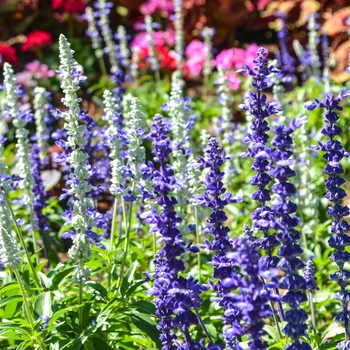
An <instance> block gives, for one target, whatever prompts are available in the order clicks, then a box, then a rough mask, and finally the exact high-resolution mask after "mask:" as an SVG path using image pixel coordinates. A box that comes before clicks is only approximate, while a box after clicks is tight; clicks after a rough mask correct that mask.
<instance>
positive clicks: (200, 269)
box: [194, 205, 202, 284]
mask: <svg viewBox="0 0 350 350" xmlns="http://www.w3.org/2000/svg"><path fill="white" fill-rule="evenodd" d="M194 217H195V220H196V243H197V244H199V237H200V235H201V229H200V221H199V215H198V206H197V205H196V206H195V207H194ZM197 259H198V283H199V284H200V283H201V280H202V264H201V251H200V250H199V251H198V253H197Z"/></svg>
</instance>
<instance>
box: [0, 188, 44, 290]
mask: <svg viewBox="0 0 350 350" xmlns="http://www.w3.org/2000/svg"><path fill="white" fill-rule="evenodd" d="M4 199H5V202H6V205H7V206H8V208H9V209H10V212H11V216H12V219H13V222H14V223H15V227H16V232H17V235H18V237H19V240H20V241H21V245H22V247H23V249H24V252H25V255H26V257H27V260H28V263H29V267H30V269H31V270H32V273H33V277H34V279H35V283H36V284H37V286H38V288H40V286H41V283H40V282H39V277H38V274H37V272H36V271H35V268H34V266H33V263H32V261H31V260H30V255H29V252H28V249H27V246H26V244H25V242H24V238H23V235H22V233H21V230H20V228H19V226H18V223H17V220H16V217H15V214H14V212H13V210H12V207H11V205H10V201H9V198H8V194H7V193H6V192H5V193H4Z"/></svg>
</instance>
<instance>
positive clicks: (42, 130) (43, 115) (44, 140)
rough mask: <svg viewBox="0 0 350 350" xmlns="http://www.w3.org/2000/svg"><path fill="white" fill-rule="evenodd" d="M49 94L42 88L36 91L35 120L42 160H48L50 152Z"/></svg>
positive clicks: (37, 88)
mask: <svg viewBox="0 0 350 350" xmlns="http://www.w3.org/2000/svg"><path fill="white" fill-rule="evenodd" d="M49 96H50V95H49V93H48V92H47V91H46V90H45V89H44V88H42V87H38V86H37V87H35V89H34V118H35V125H36V137H35V138H36V141H37V144H38V146H39V147H40V150H41V151H40V158H41V160H47V152H48V151H49V147H50V145H49V142H48V140H49V138H50V131H49V129H48V127H47V125H48V124H50V119H49V116H48V114H47V110H49V109H50V107H51V105H50V104H49V100H48V98H49Z"/></svg>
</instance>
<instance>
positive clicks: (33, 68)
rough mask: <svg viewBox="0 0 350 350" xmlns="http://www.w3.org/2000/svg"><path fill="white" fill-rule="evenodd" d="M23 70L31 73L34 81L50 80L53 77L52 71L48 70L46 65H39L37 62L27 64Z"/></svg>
mask: <svg viewBox="0 0 350 350" xmlns="http://www.w3.org/2000/svg"><path fill="white" fill-rule="evenodd" d="M25 70H26V71H28V72H30V73H32V74H33V76H34V78H36V79H44V78H51V77H53V76H54V75H55V72H54V71H53V70H52V69H49V67H48V66H47V65H46V64H40V62H39V61H37V60H35V61H33V62H30V63H27V64H26V65H25Z"/></svg>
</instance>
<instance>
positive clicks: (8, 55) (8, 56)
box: [0, 44, 18, 64]
mask: <svg viewBox="0 0 350 350" xmlns="http://www.w3.org/2000/svg"><path fill="white" fill-rule="evenodd" d="M0 56H1V57H2V60H3V61H5V62H8V63H11V64H17V63H18V58H17V56H16V50H15V49H14V48H13V47H11V46H9V45H5V44H2V45H0Z"/></svg>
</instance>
